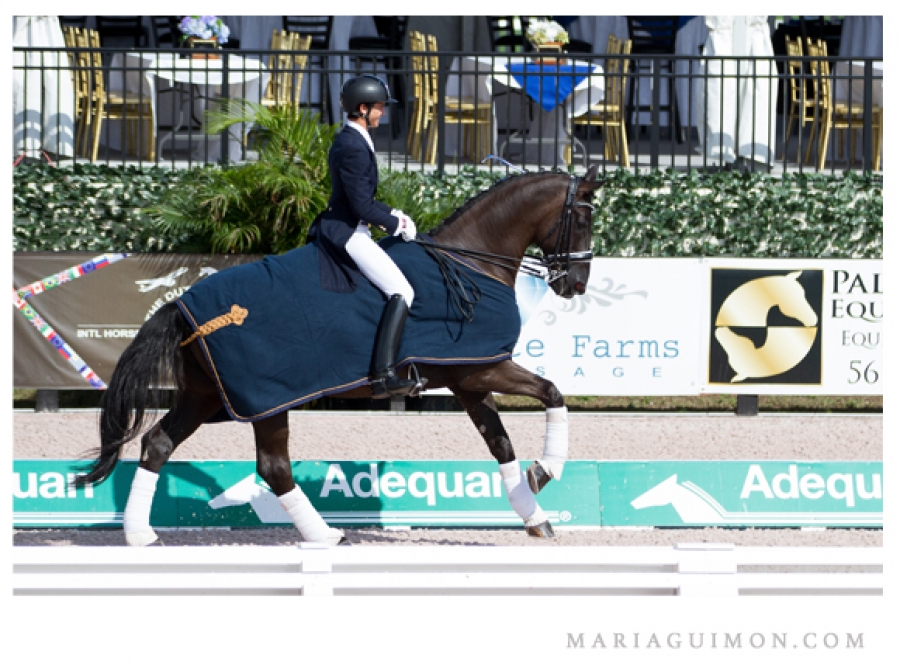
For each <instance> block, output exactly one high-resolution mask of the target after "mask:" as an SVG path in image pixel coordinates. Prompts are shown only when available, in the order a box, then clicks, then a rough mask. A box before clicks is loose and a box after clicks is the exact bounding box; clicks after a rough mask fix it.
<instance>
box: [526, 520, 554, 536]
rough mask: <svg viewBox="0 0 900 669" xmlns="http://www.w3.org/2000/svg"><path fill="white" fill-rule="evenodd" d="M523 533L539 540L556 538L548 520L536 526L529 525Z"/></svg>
mask: <svg viewBox="0 0 900 669" xmlns="http://www.w3.org/2000/svg"><path fill="white" fill-rule="evenodd" d="M525 531H526V532H528V536H530V537H538V538H539V539H553V538H554V537H555V536H556V534H555V533H554V532H553V526H552V525H550V521H549V520H545V521H544V522H543V523H538V524H537V525H531V526H530V527H529V526H526V527H525Z"/></svg>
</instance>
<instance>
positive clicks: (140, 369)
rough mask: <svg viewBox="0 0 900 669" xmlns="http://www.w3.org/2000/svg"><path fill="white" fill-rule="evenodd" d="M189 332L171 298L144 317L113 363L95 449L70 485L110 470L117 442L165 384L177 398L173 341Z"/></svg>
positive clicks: (180, 377) (139, 421)
mask: <svg viewBox="0 0 900 669" xmlns="http://www.w3.org/2000/svg"><path fill="white" fill-rule="evenodd" d="M189 336H190V326H189V325H188V323H187V321H186V320H185V319H184V316H182V315H181V311H180V310H179V309H178V305H176V304H175V303H174V302H170V303H169V304H166V305H165V306H163V307H161V308H160V309H159V311H157V312H156V313H155V314H153V316H152V317H151V318H150V320H148V321H147V322H146V323H144V325H143V326H142V327H141V329H140V330H139V331H138V333H137V336H136V337H135V338H134V341H132V342H131V344H130V345H129V346H128V348H126V349H125V352H124V353H122V357H120V358H119V361H118V363H116V368H115V370H114V371H113V374H112V378H111V379H110V381H109V387H108V388H107V389H106V391H105V392H104V393H103V398H102V399H101V401H100V455H99V456H97V459H96V460H95V461H94V462H93V464H91V465H90V466H89V470H88V471H87V472H86V473H83V474H79V475H78V476H76V477H75V485H79V484H85V483H98V482H100V481H103V480H105V479H106V478H107V477H108V476H109V475H110V474H112V472H113V469H115V467H116V463H117V462H118V461H119V453H120V451H121V450H122V447H123V446H124V445H125V444H127V443H128V442H129V441H131V440H132V439H134V438H135V437H137V436H138V435H139V434H140V433H141V431H142V430H143V427H144V414H145V410H146V409H147V407H148V406H149V405H151V404H155V403H156V402H157V401H158V400H159V398H160V391H161V389H162V387H163V385H164V384H168V383H174V385H175V389H176V393H175V397H176V401H177V398H178V396H179V395H180V394H181V391H182V390H184V369H183V366H182V361H181V351H180V348H179V346H178V344H179V343H180V342H182V341H184V340H185V339H186V338H187V337H189Z"/></svg>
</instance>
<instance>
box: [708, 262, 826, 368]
mask: <svg viewBox="0 0 900 669" xmlns="http://www.w3.org/2000/svg"><path fill="white" fill-rule="evenodd" d="M822 280H823V276H822V271H821V270H798V271H791V272H784V271H778V270H747V269H714V270H712V294H711V305H710V306H711V319H710V322H711V328H712V330H711V332H710V347H709V383H728V384H739V383H742V382H750V383H772V384H779V383H781V384H820V383H821V382H822V364H821V346H822V344H821V339H822V336H821V318H822Z"/></svg>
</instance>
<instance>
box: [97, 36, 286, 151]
mask: <svg viewBox="0 0 900 669" xmlns="http://www.w3.org/2000/svg"><path fill="white" fill-rule="evenodd" d="M222 54H223V56H227V58H228V97H229V98H232V99H244V100H249V101H250V102H259V100H260V98H261V95H262V93H263V92H264V91H265V88H266V85H267V84H268V81H269V72H268V69H267V68H266V66H265V64H264V63H263V62H262V61H260V60H259V59H257V58H250V57H244V56H240V55H238V54H236V53H233V52H231V53H229V52H228V51H223V52H222ZM123 64H124V68H125V70H124V75H125V76H124V88H125V89H126V90H128V91H130V92H132V93H140V94H143V95H144V96H147V97H149V98H150V103H151V106H152V109H153V118H154V123H157V121H158V119H159V118H160V116H161V115H162V116H163V117H165V114H166V113H168V112H170V110H171V102H169V104H160V103H159V100H158V99H157V88H158V86H159V83H158V80H159V79H162V80H163V81H164V82H165V83H166V84H167V85H168V86H172V85H173V84H178V85H180V86H179V87H178V89H177V90H180V91H182V95H183V97H184V98H185V103H186V105H188V106H187V107H186V108H182V109H176V110H175V114H176V117H177V116H179V115H182V116H187V115H188V114H190V113H193V114H194V115H195V116H196V117H197V118H198V119H201V120H202V115H203V111H204V110H205V108H206V101H207V100H208V99H215V98H219V97H221V96H222V81H223V60H222V59H209V60H207V59H194V58H180V57H179V56H177V55H176V54H172V53H161V54H157V53H141V52H130V53H128V54H126V56H125V58H124V60H123V57H122V54H116V55H115V56H113V60H112V64H111V66H110V88H111V89H114V90H115V89H121V88H122V87H123V79H122V69H118V71H117V68H122V67H123ZM191 87H195V88H193V92H192V91H191ZM191 97H193V98H194V99H193V105H194V106H193V110H192V109H191V108H190V106H189V105H190V102H189V101H190V99H191ZM176 123H177V121H176ZM188 123H189V118H188V119H182V124H183V125H187V124H188ZM247 130H249V128H248V129H247ZM236 132H237V131H236V130H235V129H232V130H230V131H229V134H230V135H231V136H230V138H229V143H228V157H229V160H232V161H238V160H241V159H242V153H243V142H242V140H241V138H240V137H239V136H236ZM110 134H111V136H112V134H113V133H110ZM194 136H195V137H196V138H197V140H198V141H196V142H195V143H194V146H193V147H192V150H191V156H192V157H193V158H195V159H197V160H202V161H207V160H209V161H216V160H218V159H219V158H220V157H221V155H222V153H221V136H220V135H211V136H206V135H203V134H202V133H197V134H195V135H194ZM201 140H202V141H201ZM110 144H111V145H113V147H114V148H116V147H115V145H114V142H113V141H110Z"/></svg>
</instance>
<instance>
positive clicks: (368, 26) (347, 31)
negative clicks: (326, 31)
mask: <svg viewBox="0 0 900 669" xmlns="http://www.w3.org/2000/svg"><path fill="white" fill-rule="evenodd" d="M222 20H223V21H225V24H226V25H227V26H228V28H229V29H230V30H231V31H232V33H233V34H234V36H235V37H237V38H239V39H240V41H241V50H243V51H260V50H262V51H267V50H269V49H270V48H271V43H272V31H273V30H281V29H282V25H283V24H282V17H281V16H225V17H222ZM377 35H378V30H377V28H376V27H375V19H374V18H373V17H372V16H335V17H334V21H333V22H332V25H331V39H330V41H329V43H328V46H329V49H330V50H331V51H338V52H339V51H347V50H348V49H349V48H350V38H351V37H375V36H377ZM327 67H328V70H329V76H328V87H329V89H330V91H329V93H330V95H329V97H330V98H331V109H332V111H333V114H334V116H333V118H332V122H334V123H340V122H341V119H342V118H343V116H342V115H341V102H340V99H341V97H340V96H341V86H342V85H343V83H344V81H346V80H347V79H349V78H350V77H352V76H354V72H353V71H352V64H351V61H350V57H349V56H340V55H334V54H329V55H328V59H327ZM378 74H380V75H382V78H383V73H381V72H378ZM319 76H320V75H319V74H318V73H314V74H310V75H308V76H305V77H304V78H303V90H302V91H301V92H300V99H301V100H303V101H304V102H309V101H312V102H319V101H320V97H319V90H320V86H319ZM387 120H388V115H387V114H385V116H384V121H387Z"/></svg>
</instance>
